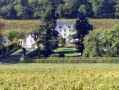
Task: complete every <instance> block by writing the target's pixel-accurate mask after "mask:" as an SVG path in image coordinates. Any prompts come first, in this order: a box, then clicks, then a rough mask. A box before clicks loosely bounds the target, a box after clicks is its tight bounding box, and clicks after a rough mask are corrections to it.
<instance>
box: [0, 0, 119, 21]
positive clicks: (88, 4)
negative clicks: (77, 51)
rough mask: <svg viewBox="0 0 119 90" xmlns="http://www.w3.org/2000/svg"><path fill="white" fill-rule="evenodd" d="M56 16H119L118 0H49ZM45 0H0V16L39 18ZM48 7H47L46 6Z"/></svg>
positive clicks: (8, 17)
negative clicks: (53, 6) (54, 8)
mask: <svg viewBox="0 0 119 90" xmlns="http://www.w3.org/2000/svg"><path fill="white" fill-rule="evenodd" d="M50 1H52V2H53V3H54V5H55V6H56V15H57V16H58V18H78V15H79V14H80V13H82V12H83V13H85V15H86V17H89V18H119V0H50ZM43 2H47V0H0V16H1V17H2V18H5V19H39V18H41V17H42V12H41V11H42V10H43V9H44V7H45V6H46V5H47V3H46V5H45V4H43ZM47 8H48V7H47Z"/></svg>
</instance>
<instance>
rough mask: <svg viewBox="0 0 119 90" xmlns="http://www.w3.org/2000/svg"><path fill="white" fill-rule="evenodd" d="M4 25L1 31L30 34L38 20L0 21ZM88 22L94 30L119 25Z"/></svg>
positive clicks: (115, 21)
mask: <svg viewBox="0 0 119 90" xmlns="http://www.w3.org/2000/svg"><path fill="white" fill-rule="evenodd" d="M0 21H1V22H3V23H4V24H5V28H4V29H3V31H8V30H15V31H18V32H24V31H25V33H30V32H33V31H36V30H38V26H39V24H40V23H41V22H40V20H0ZM58 21H59V22H75V21H76V19H59V20H58ZM89 22H90V23H91V24H92V25H93V26H94V30H100V29H107V28H111V27H112V26H114V25H115V24H119V20H118V19H90V20H89Z"/></svg>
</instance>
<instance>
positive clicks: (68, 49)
mask: <svg viewBox="0 0 119 90" xmlns="http://www.w3.org/2000/svg"><path fill="white" fill-rule="evenodd" d="M76 50H77V49H76V48H75V47H74V46H72V45H67V46H65V47H60V48H58V49H57V50H56V51H55V54H54V55H53V56H54V57H58V56H59V54H61V53H62V54H64V55H65V57H79V56H80V55H78V54H77V52H76Z"/></svg>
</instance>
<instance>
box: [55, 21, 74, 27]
mask: <svg viewBox="0 0 119 90" xmlns="http://www.w3.org/2000/svg"><path fill="white" fill-rule="evenodd" d="M64 25H66V26H67V27H69V28H71V27H72V26H73V25H74V23H73V22H57V26H59V27H60V28H62V27H63V26H64Z"/></svg>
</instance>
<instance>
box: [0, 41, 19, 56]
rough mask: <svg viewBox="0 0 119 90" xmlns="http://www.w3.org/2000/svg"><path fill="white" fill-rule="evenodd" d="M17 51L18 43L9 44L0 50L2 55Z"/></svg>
mask: <svg viewBox="0 0 119 90" xmlns="http://www.w3.org/2000/svg"><path fill="white" fill-rule="evenodd" d="M16 49H18V44H17V42H10V43H8V44H6V45H5V46H3V47H1V48H0V55H4V54H9V53H11V52H13V51H14V50H16Z"/></svg>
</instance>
